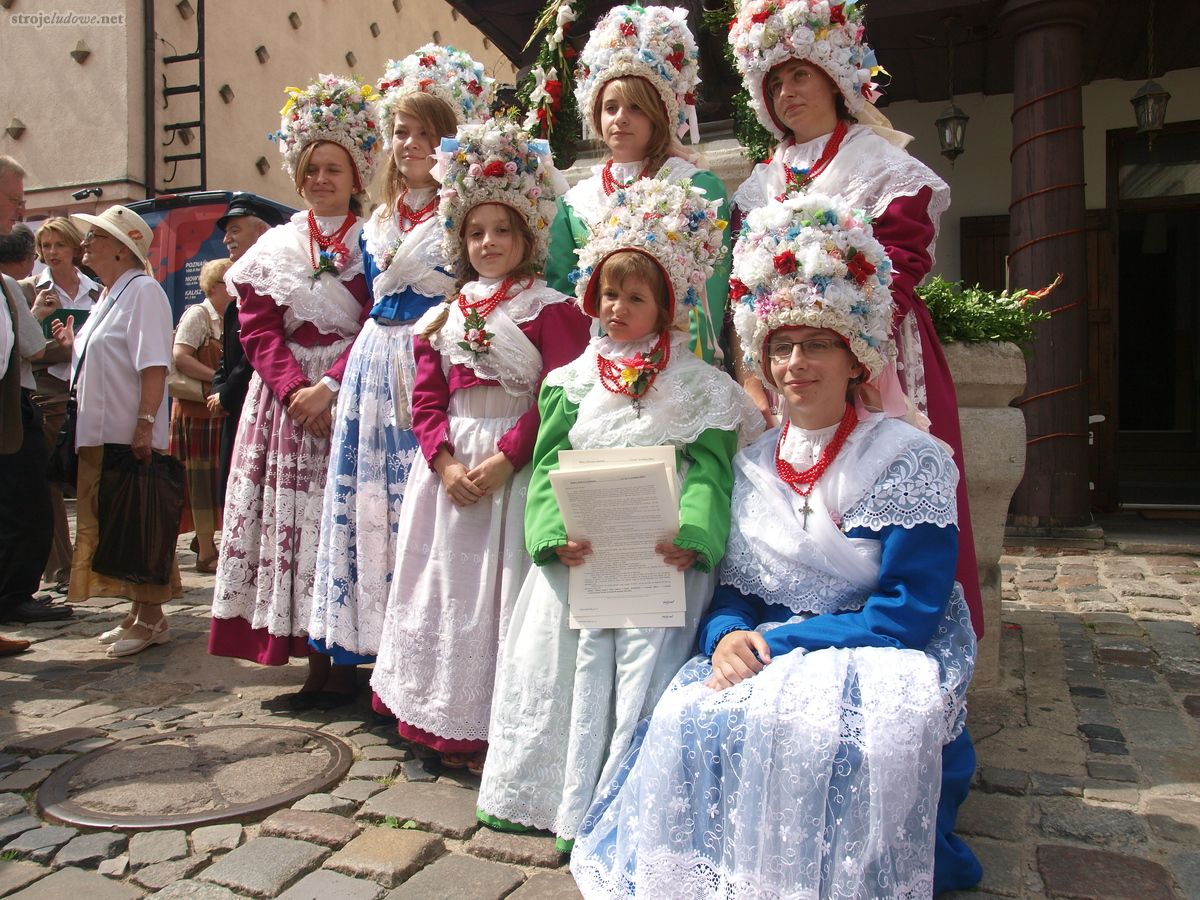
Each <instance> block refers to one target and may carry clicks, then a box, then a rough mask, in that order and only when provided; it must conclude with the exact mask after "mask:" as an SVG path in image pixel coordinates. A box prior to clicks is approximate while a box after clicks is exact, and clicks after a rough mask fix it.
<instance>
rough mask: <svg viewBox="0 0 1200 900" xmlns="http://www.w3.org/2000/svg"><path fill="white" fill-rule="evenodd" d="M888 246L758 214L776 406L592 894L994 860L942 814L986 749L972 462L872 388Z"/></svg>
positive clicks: (764, 352) (601, 817) (896, 882)
mask: <svg viewBox="0 0 1200 900" xmlns="http://www.w3.org/2000/svg"><path fill="white" fill-rule="evenodd" d="M891 271H892V265H891V263H890V261H889V260H888V257H887V256H886V255H885V252H884V248H883V247H882V246H881V245H880V243H879V242H878V241H876V240H875V239H874V238H873V237H872V236H871V231H870V228H869V227H868V226H867V225H866V224H865V223H864V219H863V218H862V217H861V213H859V212H852V211H851V210H850V208H849V207H848V206H847V205H846V204H844V203H843V202H841V201H839V200H835V199H833V198H828V197H823V196H821V195H816V194H808V195H804V196H798V197H793V198H789V199H787V200H785V201H782V202H773V203H771V204H769V205H767V206H765V207H761V208H759V209H757V210H755V211H754V212H752V213H751V214H750V215H749V217H748V219H747V227H746V229H744V230H743V232H742V234H741V236H740V237H739V239H738V244H737V247H736V249H735V251H734V262H733V272H734V279H735V280H734V285H735V286H737V287H739V288H741V291H740V297H739V300H738V301H737V305H736V307H735V310H734V325H735V327H736V328H737V330H738V334H739V336H740V338H741V340H742V346H743V348H745V349H746V351H747V356H748V359H749V364H750V365H752V366H753V367H754V370H755V371H756V372H758V373H759V377H761V378H762V379H763V381H764V382H765V383H766V384H768V385H770V386H772V387H774V388H775V389H777V390H779V391H780V392H781V393H782V395H783V401H784V414H785V415H784V425H783V428H782V429H773V430H771V431H770V432H768V433H767V434H765V435H763V437H762V438H760V439H759V440H758V441H756V442H755V443H754V444H753V445H751V446H750V447H749V448H747V449H746V450H744V451H742V452H741V453H739V454H738V456H737V458H736V459H735V460H734V487H733V513H732V517H733V524H732V529H731V532H730V537H729V545H728V547H727V549H726V555H725V561H724V563H723V564H722V567H721V573H720V582H721V585H720V587H719V588H718V589H717V592H716V594H715V596H714V597H713V603H712V607H711V608H710V609H709V611H708V614H707V615H706V616H705V618H704V621H703V622H702V623H701V626H700V649H701V652H702V653H703V655H702V656H698V657H695V658H693V659H692V660H691V661H690V662H688V663H687V665H685V666H684V667H683V669H682V670H681V671H680V672H679V674H678V675H677V676H676V678H675V680H674V681H673V682H672V683H671V685H670V687H669V688H668V689H667V691H666V693H665V694H664V695H663V697H662V699H661V700H660V701H659V703H658V706H657V707H656V708H655V710H654V714H653V716H652V717H651V718H650V719H649V720H648V721H647V722H646V723H644V724H643V725H642V726H641V727H640V728H639V731H638V734H637V736H636V738H635V742H634V749H633V750H631V752H630V754H629V755H628V756H627V757H626V759H625V761H624V763H623V765H622V766H621V769H620V771H619V773H618V775H617V777H616V778H615V779H614V780H613V781H612V782H611V783H609V784H607V785H605V786H604V787H603V788H602V793H601V795H600V797H599V798H598V799H597V801H596V804H595V805H594V806H593V808H592V809H591V810H590V811H589V813H588V817H587V820H586V821H585V823H584V826H583V829H582V832H581V835H580V837H579V839H578V841H577V842H576V846H575V852H574V855H573V857H572V861H571V868H572V872H573V873H574V875H575V877H576V880H577V881H578V883H579V885H580V888H581V890H582V891H583V893H584V895H585V896H587V897H605V896H620V897H625V896H644V897H660V896H671V897H732V896H738V897H742V896H747V897H854V898H890V897H906V898H909V897H929V896H931V895H933V894H935V893H941V892H942V891H946V890H952V889H959V888H966V887H969V886H971V885H973V884H975V883H976V882H977V881H978V880H979V877H980V873H981V870H980V867H979V863H978V861H977V860H976V859H975V857H974V855H973V854H972V853H971V851H970V850H969V849H968V848H967V847H966V845H965V844H963V843H962V842H961V841H960V840H958V838H957V837H955V836H954V835H953V833H952V831H953V827H954V820H955V816H956V814H957V810H958V807H959V805H960V804H961V803H962V801H963V800H964V799H965V798H966V796H967V789H968V786H969V783H970V780H971V775H972V773H973V771H974V764H975V755H974V750H973V748H972V746H971V740H970V737H969V736H968V735H967V732H966V730H965V729H964V727H963V726H964V720H965V716H966V708H965V699H966V690H967V685H968V682H969V681H970V678H971V673H972V671H973V668H974V658H975V635H974V632H973V631H972V630H971V623H970V618H969V614H968V611H967V607H966V603H965V601H964V599H963V594H962V589H961V587H960V586H959V585H958V584H956V583H955V581H954V561H955V558H956V554H957V542H958V529H957V527H956V525H955V521H956V516H955V494H954V488H955V482H956V481H957V479H958V473H957V471H956V469H955V466H954V462H953V461H952V460H951V459H950V456H949V454H948V453H947V452H946V451H945V450H944V449H943V447H942V445H941V444H940V443H939V442H937V441H936V440H935V439H933V438H932V437H930V436H929V435H928V434H926V433H924V432H922V431H920V430H918V429H916V428H914V427H913V426H911V425H909V424H907V423H906V422H904V421H902V420H900V419H898V418H892V417H889V416H888V415H887V414H886V413H883V412H870V411H868V409H867V408H866V407H865V406H864V405H863V403H862V402H861V400H862V392H863V389H864V388H867V389H868V390H874V389H877V388H880V387H881V386H880V385H878V384H876V382H877V381H878V380H879V378H880V376H881V374H882V373H883V372H884V371H885V370H886V367H887V365H888V363H889V362H890V361H891V359H892V357H893V354H894V348H893V344H892V339H891V337H890V335H889V331H890V328H891V322H892V315H893V311H894V310H893V302H892V297H891V294H890V292H889V287H890V284H891V280H892V277H891Z"/></svg>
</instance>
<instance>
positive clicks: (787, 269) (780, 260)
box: [774, 250, 796, 275]
mask: <svg viewBox="0 0 1200 900" xmlns="http://www.w3.org/2000/svg"><path fill="white" fill-rule="evenodd" d="M774 262H775V271H776V272H778V273H779V274H780V275H791V274H792V273H793V272H795V271H796V254H795V253H793V252H792V251H791V250H784V251H783V252H782V253H778V254H776V256H775V260H774Z"/></svg>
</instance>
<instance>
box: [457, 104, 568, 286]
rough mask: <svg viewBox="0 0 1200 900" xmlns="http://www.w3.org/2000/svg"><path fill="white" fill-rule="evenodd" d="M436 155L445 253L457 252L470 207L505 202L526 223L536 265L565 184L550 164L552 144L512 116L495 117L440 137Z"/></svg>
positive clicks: (459, 252)
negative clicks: (505, 118)
mask: <svg viewBox="0 0 1200 900" xmlns="http://www.w3.org/2000/svg"><path fill="white" fill-rule="evenodd" d="M435 156H436V157H437V160H438V161H437V163H436V164H435V165H434V169H433V176H434V177H435V178H437V179H438V180H439V181H440V182H441V184H442V188H441V191H440V196H441V203H440V205H439V206H438V214H439V215H440V216H441V219H442V227H443V229H444V234H443V237H442V254H443V256H444V257H445V258H446V259H451V260H454V259H459V258H460V257H461V255H462V252H463V248H462V239H461V238H460V237H459V230H460V229H461V228H462V224H463V222H464V221H465V220H466V217H467V213H469V212H470V211H471V209H472V208H473V207H475V206H478V205H479V204H480V203H503V204H505V205H506V206H510V207H512V208H513V209H514V210H516V211H517V213H518V214H519V215H520V216H521V217H522V218H523V219H524V220H525V222H526V223H527V224H528V225H529V233H530V234H531V235H533V248H532V250H533V253H532V256H533V261H534V263H535V264H536V265H537V266H539V267H540V266H541V265H542V264H543V263H544V262H545V260H546V249H547V247H548V245H549V240H550V222H551V221H553V219H554V212H555V208H554V200H555V198H556V197H558V195H559V194H561V193H563V192H564V191H565V190H566V187H567V184H566V180H565V179H564V178H563V177H562V175H561V173H559V171H558V170H557V169H555V168H554V160H553V159H552V158H551V157H550V145H549V144H547V143H546V142H545V141H542V140H532V139H530V137H529V134H528V133H527V132H525V131H523V130H522V129H521V127H520V126H519V125H517V124H516V123H514V122H508V121H503V120H500V119H493V120H492V121H490V122H484V123H481V124H478V125H464V126H462V127H461V128H459V129H458V134H457V135H456V136H455V137H453V138H442V143H441V146H440V147H439V148H438V152H437V153H436V154H435Z"/></svg>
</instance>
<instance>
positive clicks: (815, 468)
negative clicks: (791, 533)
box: [775, 404, 858, 531]
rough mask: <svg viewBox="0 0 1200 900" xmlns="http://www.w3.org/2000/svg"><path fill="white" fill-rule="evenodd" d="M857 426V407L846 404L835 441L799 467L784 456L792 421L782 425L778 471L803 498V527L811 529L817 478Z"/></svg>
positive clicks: (777, 452) (778, 443)
mask: <svg viewBox="0 0 1200 900" xmlns="http://www.w3.org/2000/svg"><path fill="white" fill-rule="evenodd" d="M856 425H858V414H857V413H856V412H855V411H854V407H853V406H850V405H849V404H846V411H845V413H843V414H842V421H841V422H840V423H839V424H838V428H837V431H836V432H834V435H833V440H831V441H830V442H829V443H828V444H827V445H826V447H825V449H824V450H822V451H821V456H820V458H819V459H818V460H817V461H816V462H815V463H814V464H813V465H812V466H810V467H809V468H807V469H803V470H798V469H797V468H796V467H795V466H793V465H792V464H791V463H790V462H788V461H787V460H786V459H784V458H783V455H782V452H781V451H782V450H783V442H784V441H785V440H786V439H787V433H788V429H789V428H790V427H791V422H788V421H785V422H784V423H783V428H782V430H780V432H779V440H778V441H777V442H776V444H775V471H776V472H778V473H779V477H780V479H782V480H783V483H784V484H786V485H787V486H788V487H790V488H791V489H792V490H793V491H795V492H796V493H797V494H799V495H800V496H801V497H803V498H804V508H803V509H802V510H800V512H801V514H802V515H803V516H804V529H805V530H806V531H807V530H808V517H809V515H810V514H811V513H812V506H811V505H810V504H809V499H808V498H809V495H810V494H812V492H813V488H815V487H816V485H817V481H819V480H820V478H821V476H822V475H824V474H825V470H826V469H828V468H829V466H830V465H831V464H832V463H833V461H834V460H835V459H836V458H837V455H838V454H839V453H840V452H841V451H842V447H843V446H844V445H845V443H846V439H847V438H849V437H850V432H852V431H854V428H855V426H856Z"/></svg>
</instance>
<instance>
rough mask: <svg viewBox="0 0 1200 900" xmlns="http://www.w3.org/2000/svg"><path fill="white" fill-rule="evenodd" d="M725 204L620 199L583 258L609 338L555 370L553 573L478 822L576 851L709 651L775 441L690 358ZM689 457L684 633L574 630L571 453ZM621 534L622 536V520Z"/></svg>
mask: <svg viewBox="0 0 1200 900" xmlns="http://www.w3.org/2000/svg"><path fill="white" fill-rule="evenodd" d="M720 206H721V203H720V202H719V201H717V200H706V199H705V198H704V195H703V193H702V192H700V191H698V190H696V189H695V188H693V187H692V186H691V185H690V184H688V183H687V182H686V181H685V182H679V183H674V184H672V183H668V182H664V181H658V180H656V179H654V180H652V179H645V180H642V181H639V182H637V183H635V184H633V185H631V186H630V187H628V188H625V189H622V190H620V191H617V193H616V194H615V195H614V197H613V198H612V201H611V202H610V204H609V206H608V208H607V209H606V210H605V211H604V213H603V214H602V216H601V218H600V221H599V222H598V223H597V224H596V225H595V227H594V228H593V229H592V231H591V233H590V235H589V238H588V241H587V243H586V244H585V245H584V247H583V249H582V250H581V251H580V254H579V264H580V277H579V278H578V280H577V284H576V291H577V294H578V296H579V299H580V302H581V304H582V306H583V310H584V312H586V313H587V314H588V315H590V316H593V317H594V318H596V319H598V320H599V322H600V324H601V325H602V326H603V327H604V332H605V333H604V335H603V336H601V337H596V338H593V339H592V341H591V343H590V344H589V345H588V347H587V349H586V350H585V351H584V352H583V354H582V355H581V356H580V357H579V358H578V359H576V360H575V361H574V362H572V363H571V364H570V365H568V366H564V367H563V368H561V369H557V370H555V371H554V372H551V373H550V374H549V375H548V376H547V377H546V382H545V385H544V386H543V387H542V393H541V396H540V398H539V400H538V405H539V407H540V408H541V411H542V425H541V429H540V431H539V432H538V441H537V445H536V447H535V449H534V458H533V477H532V481H531V483H530V487H529V500H528V503H527V505H526V511H525V540H526V546H527V547H528V548H529V551H530V553H531V554H532V556H533V560H534V562H535V563H536V564H537V568H535V569H534V570H533V571H532V572H531V573H530V575H529V577H528V578H527V579H526V580H525V585H524V587H523V588H522V589H521V594H520V596H519V597H518V599H517V603H516V607H515V608H514V612H513V619H512V622H511V624H510V626H509V629H508V636H507V640H506V643H505V646H504V650H503V652H502V653H501V658H502V664H501V668H500V671H499V673H498V675H497V687H496V696H495V701H494V702H493V705H492V720H491V729H490V733H491V736H490V741H491V745H490V748H489V752H488V763H487V767H486V769H485V770H484V776H483V784H482V787H481V790H480V795H479V818H480V820H481V821H483V822H484V823H486V824H488V825H491V826H492V827H494V828H499V829H501V830H509V831H517V830H528V829H530V828H544V829H548V830H550V831H553V832H554V833H555V834H556V835H557V836H558V840H559V847H560V849H562V850H563V851H567V850H569V849H570V843H571V841H572V840H573V839H574V837H575V835H576V833H577V831H578V828H579V824H580V822H581V821H582V820H583V816H584V814H585V813H586V812H587V808H588V806H589V805H590V803H591V801H592V795H593V794H594V793H595V789H596V785H597V783H598V782H599V781H600V779H602V778H604V777H611V776H612V773H613V771H614V770H615V768H616V766H617V765H618V764H619V763H620V760H621V758H622V756H623V755H624V752H625V750H626V748H627V747H628V746H629V741H630V739H631V738H632V736H633V731H634V728H635V726H636V725H637V723H638V721H639V720H640V719H641V718H642V717H643V716H645V715H647V714H648V713H649V711H650V710H651V709H652V708H653V705H654V703H655V701H656V700H657V699H658V696H659V694H661V693H662V691H663V689H664V688H665V687H666V685H667V682H668V681H669V680H670V679H671V677H672V676H673V675H674V674H675V672H676V671H677V670H678V668H679V666H680V665H681V664H682V663H683V662H684V660H686V659H687V657H688V656H689V655H690V654H691V653H692V651H693V649H694V647H695V632H696V625H697V623H698V622H699V620H700V616H701V615H702V614H703V612H704V609H705V607H707V605H708V601H709V599H710V598H711V597H712V592H713V587H714V585H715V578H716V574H715V573H716V566H717V564H718V563H719V562H720V559H721V556H722V554H723V553H724V551H725V540H726V537H727V536H728V534H729V490H730V487H731V484H732V458H733V454H734V453H735V452H736V450H737V448H738V445H739V442H741V443H745V441H746V440H747V439H749V438H752V437H754V436H755V435H757V434H758V433H759V432H760V431H761V430H762V419H761V417H760V416H759V415H758V411H757V409H756V408H755V406H754V404H753V403H752V402H751V400H750V398H749V397H748V396H747V395H746V393H745V391H743V390H742V389H741V388H740V387H738V385H737V384H736V383H735V382H734V381H733V379H731V378H730V377H729V376H728V375H727V374H725V372H724V371H722V370H720V369H718V368H716V367H713V366H710V365H707V364H705V363H704V362H702V361H701V360H699V359H697V358H696V357H695V356H694V355H692V354H691V353H689V352H688V317H689V310H690V309H691V307H690V305H689V304H688V300H689V299H690V298H694V297H695V296H696V294H697V292H698V291H699V290H700V289H701V288H702V286H703V284H704V282H705V280H706V279H707V278H708V277H709V276H710V275H711V273H712V269H713V267H714V265H715V264H716V263H718V262H719V261H720V260H721V258H722V256H724V255H725V247H724V243H723V232H724V230H725V227H726V223H725V222H724V221H723V220H722V219H721V218H720ZM661 445H673V446H674V447H675V448H676V460H677V464H678V474H679V482H680V484H681V485H682V487H681V490H680V495H679V521H680V525H679V533H678V535H677V536H676V538H675V540H674V542H673V543H669V544H663V545H660V546H659V547H658V548H656V549H657V550H658V552H659V553H661V554H662V555H663V557H664V564H666V565H673V566H675V567H676V568H679V569H680V570H681V571H683V572H684V584H685V590H686V597H687V614H686V617H685V621H684V623H683V626H682V627H675V628H617V629H611V628H610V629H589V628H584V629H582V630H572V629H571V628H569V627H568V616H567V582H568V567H569V566H572V565H579V564H581V563H582V562H583V555H584V554H585V552H590V551H588V550H587V548H586V545H582V544H579V543H577V542H575V541H571V540H569V539H568V537H567V532H566V526H565V525H564V524H563V519H562V515H561V513H560V512H559V508H558V504H557V502H556V501H555V497H554V493H553V491H552V489H551V487H550V479H549V473H550V472H551V471H552V470H554V469H556V468H557V467H558V453H559V451H560V450H570V449H597V448H610V447H651V446H661ZM613 527H619V523H617V522H614V523H613Z"/></svg>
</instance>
